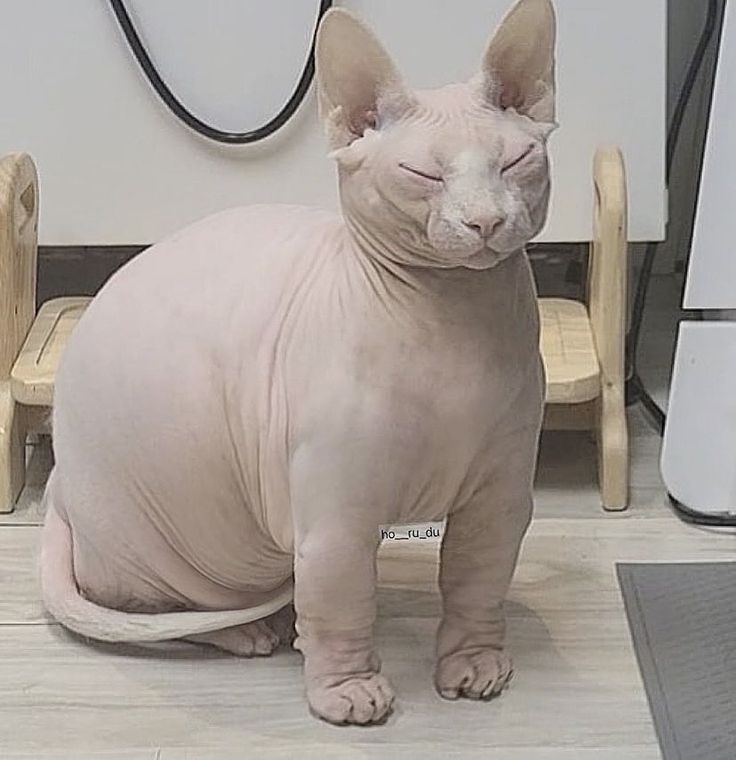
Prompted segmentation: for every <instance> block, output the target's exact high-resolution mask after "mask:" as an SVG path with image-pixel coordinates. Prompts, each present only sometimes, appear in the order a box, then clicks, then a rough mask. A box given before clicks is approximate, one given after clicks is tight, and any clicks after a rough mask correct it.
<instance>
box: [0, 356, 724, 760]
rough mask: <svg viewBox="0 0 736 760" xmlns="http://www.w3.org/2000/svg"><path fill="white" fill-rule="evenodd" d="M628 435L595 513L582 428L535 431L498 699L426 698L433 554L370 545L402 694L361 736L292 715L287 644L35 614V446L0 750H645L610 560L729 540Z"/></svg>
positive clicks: (2, 662)
mask: <svg viewBox="0 0 736 760" xmlns="http://www.w3.org/2000/svg"><path fill="white" fill-rule="evenodd" d="M665 348H666V347H665ZM663 354H667V350H664V351H663ZM660 375H661V376H662V377H664V376H665V375H666V373H665V372H660ZM631 429H632V434H633V441H632V486H633V488H632V506H631V510H630V511H629V512H628V513H627V514H624V515H605V514H603V513H602V512H601V510H600V508H599V506H598V492H597V487H596V484H595V480H594V472H595V459H594V456H595V450H594V447H593V445H592V443H591V441H590V440H589V439H588V438H587V436H585V435H581V434H576V433H555V434H549V433H546V434H545V435H544V436H543V441H542V448H541V455H540V466H539V474H538V479H537V498H536V502H537V509H536V519H535V521H534V523H533V526H532V529H531V531H530V534H529V536H528V539H527V541H526V543H525V546H524V550H523V553H522V558H521V563H520V566H519V570H518V573H517V576H516V578H515V581H514V584H513V588H512V591H511V596H510V602H509V615H510V627H509V644H510V647H511V649H512V651H513V654H514V656H515V661H516V668H517V675H516V677H515V679H514V682H513V684H512V687H511V689H510V690H509V691H508V692H507V693H506V694H505V695H504V696H503V697H502V698H501V699H499V700H496V701H494V702H491V703H470V702H456V703H450V702H445V701H442V700H440V699H439V698H438V697H437V696H436V695H435V693H434V692H433V690H432V686H431V673H432V646H433V641H432V639H433V633H434V629H435V626H436V622H437V612H438V598H437V594H436V590H435V581H434V577H435V572H436V556H435V555H436V548H437V547H436V545H433V544H431V543H430V542H429V541H422V542H401V543H396V542H393V543H389V544H388V545H386V546H385V547H384V549H383V550H382V556H381V562H380V573H381V589H380V614H379V621H378V642H379V648H380V651H381V656H382V659H383V662H384V672H385V673H386V674H387V675H388V676H389V677H390V678H391V679H392V680H393V683H394V685H395V687H396V689H397V692H398V698H399V700H400V702H399V705H398V708H397V710H396V713H395V714H394V715H393V717H392V718H391V719H390V720H389V722H388V724H387V725H385V726H382V727H378V728H367V729H358V728H352V729H344V728H343V729H341V728H335V727H332V726H329V725H327V724H324V723H320V722H318V721H317V720H315V719H314V718H312V717H310V716H309V715H308V713H307V710H306V708H305V703H304V699H303V695H302V685H301V678H300V655H298V654H297V653H296V652H279V653H278V654H277V655H276V656H274V657H273V658H271V659H267V660H252V661H247V660H238V659H235V658H231V657H227V656H224V655H220V654H217V653H216V652H214V651H212V650H207V649H204V648H197V647H195V646H193V645H192V646H190V645H185V644H179V645H167V646H160V647H149V648H146V649H144V648H135V647H112V646H103V645H91V644H88V643H85V642H83V641H81V640H79V639H76V638H74V637H72V636H71V635H70V634H68V633H66V632H65V631H64V630H63V629H61V628H60V627H59V626H58V625H55V624H52V623H50V622H49V621H48V620H47V619H46V617H45V616H44V613H43V610H42V607H41V604H40V602H39V592H38V587H37V580H36V562H37V556H38V541H39V524H40V521H41V518H42V516H41V514H40V509H39V505H38V497H39V495H40V492H41V489H42V486H43V482H44V477H45V473H46V472H47V470H48V452H47V451H45V450H44V449H39V450H37V451H35V452H34V457H33V471H32V475H33V477H32V481H31V483H30V484H29V487H28V488H27V489H26V490H25V492H24V494H23V497H22V499H21V504H20V506H19V509H18V510H17V511H16V513H15V514H13V515H9V516H2V515H0V758H1V759H2V760H19V759H20V758H24V759H25V760H31V759H33V760H50V759H51V758H55V759H56V760H60V759H61V758H64V759H65V760H97V759H98V758H99V760H235V758H238V759H239V760H240V758H251V757H252V758H264V759H266V760H271V759H272V758H280V759H283V760H287V759H289V760H290V759H291V758H307V759H311V758H315V760H317V759H318V760H332V759H333V758H334V759H335V760H337V759H340V760H342V759H343V758H345V759H347V760H353V759H356V760H357V759H358V758H378V757H381V758H414V757H416V758H422V759H424V758H450V759H454V758H493V760H645V759H646V760H650V759H651V760H654V759H655V758H658V757H659V756H660V755H659V751H658V749H657V743H656V738H655V735H654V731H653V728H652V723H651V720H650V716H649V711H648V708H647V703H646V698H645V695H644V691H643V688H642V685H641V681H640V677H639V672H638V669H637V666H636V661H635V657H634V653H633V649H632V646H631V643H630V639H629V633H628V627H627V624H626V619H625V616H624V612H623V606H622V602H621V597H620V593H619V590H618V585H617V582H616V578H615V563H616V562H617V561H691V560H722V559H733V558H734V539H733V536H732V535H724V534H719V533H716V532H708V531H705V530H699V529H696V528H691V527H686V526H684V525H682V524H681V523H679V522H678V521H677V520H676V519H675V518H674V517H673V516H672V514H671V513H670V512H669V509H668V508H667V506H666V504H665V498H664V489H663V486H662V483H661V481H660V479H659V475H658V471H659V470H658V457H659V448H660V441H659V438H658V437H657V436H656V435H654V434H653V433H652V432H651V430H650V428H649V427H648V425H647V424H646V422H645V420H644V419H643V417H642V416H641V414H640V413H639V412H634V413H633V414H632V415H631Z"/></svg>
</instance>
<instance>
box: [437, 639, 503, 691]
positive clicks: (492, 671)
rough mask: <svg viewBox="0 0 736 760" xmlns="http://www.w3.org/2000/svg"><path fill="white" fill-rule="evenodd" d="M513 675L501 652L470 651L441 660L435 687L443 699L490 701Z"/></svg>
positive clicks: (455, 653) (456, 653) (471, 649)
mask: <svg viewBox="0 0 736 760" xmlns="http://www.w3.org/2000/svg"><path fill="white" fill-rule="evenodd" d="M513 672H514V671H513V666H512V664H511V658H510V657H509V656H508V655H507V654H506V652H504V651H503V649H493V648H488V647H485V648H481V647H473V648H468V649H465V650H459V651H457V652H451V653H449V654H446V655H445V656H444V657H442V658H441V659H440V661H439V662H438V663H437V669H436V670H435V674H434V685H435V688H436V689H437V691H438V692H439V695H440V696H441V697H443V698H444V699H458V698H460V697H466V698H467V699H491V698H492V697H495V696H497V695H498V694H500V693H501V692H502V691H503V689H504V688H505V687H506V686H507V685H508V683H509V681H510V680H511V677H512V675H513Z"/></svg>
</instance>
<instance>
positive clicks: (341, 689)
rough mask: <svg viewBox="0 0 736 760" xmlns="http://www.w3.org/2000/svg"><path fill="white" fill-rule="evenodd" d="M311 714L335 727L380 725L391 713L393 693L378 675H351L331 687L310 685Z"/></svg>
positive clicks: (308, 692) (389, 686) (385, 681)
mask: <svg viewBox="0 0 736 760" xmlns="http://www.w3.org/2000/svg"><path fill="white" fill-rule="evenodd" d="M307 699H308V700H309V706H310V708H311V710H312V712H313V713H314V714H315V715H316V716H317V717H318V718H322V719H323V720H326V721H328V722H329V723H335V724H337V725H348V724H353V723H357V724H359V725H364V726H365V725H368V724H370V723H381V722H382V721H384V720H385V719H386V718H387V717H388V716H389V715H390V713H391V709H392V705H393V702H394V692H393V689H392V688H391V685H390V684H389V682H388V680H387V679H386V678H384V676H382V675H381V674H380V673H374V674H373V675H371V676H369V677H367V678H365V677H360V676H355V677H353V678H348V679H346V680H345V681H343V682H341V683H339V684H337V685H334V686H324V685H319V686H313V687H312V688H310V689H308V690H307Z"/></svg>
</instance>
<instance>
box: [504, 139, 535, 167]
mask: <svg viewBox="0 0 736 760" xmlns="http://www.w3.org/2000/svg"><path fill="white" fill-rule="evenodd" d="M535 147H536V145H535V144H534V143H531V144H530V145H527V147H526V149H525V150H524V152H523V153H522V154H521V155H519V156H517V157H516V158H514V159H513V160H511V161H509V162H508V163H507V164H505V165H504V166H503V168H502V169H501V174H505V173H506V172H508V171H510V170H511V169H513V168H514V167H516V166H519V165H520V164H521V163H523V162H524V160H525V159H527V158H528V157H529V156H530V155H531V154H532V153H533V152H534V148H535Z"/></svg>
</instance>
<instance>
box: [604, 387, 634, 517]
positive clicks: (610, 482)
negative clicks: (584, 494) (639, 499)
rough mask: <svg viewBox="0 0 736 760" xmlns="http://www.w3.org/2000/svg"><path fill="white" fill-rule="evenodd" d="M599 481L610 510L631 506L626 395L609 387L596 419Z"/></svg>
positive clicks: (607, 508)
mask: <svg viewBox="0 0 736 760" xmlns="http://www.w3.org/2000/svg"><path fill="white" fill-rule="evenodd" d="M596 433H597V439H598V480H599V483H600V489H601V502H602V504H603V508H604V509H606V510H608V511H622V510H624V509H627V508H628V506H629V435H628V425H627V421H626V409H625V406H624V400H623V394H622V393H621V392H620V391H616V390H614V389H611V388H605V389H604V391H603V394H602V396H601V398H600V403H599V406H598V415H597V420H596Z"/></svg>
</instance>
